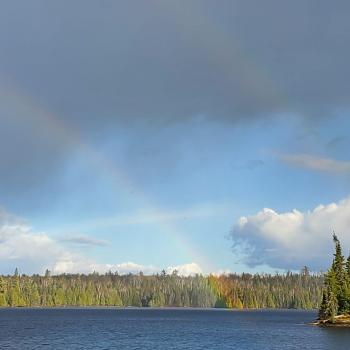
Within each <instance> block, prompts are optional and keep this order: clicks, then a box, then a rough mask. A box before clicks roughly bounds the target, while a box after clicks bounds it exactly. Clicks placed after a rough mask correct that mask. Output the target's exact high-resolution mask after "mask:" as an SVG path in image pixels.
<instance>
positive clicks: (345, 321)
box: [311, 315, 350, 327]
mask: <svg viewBox="0 0 350 350" xmlns="http://www.w3.org/2000/svg"><path fill="white" fill-rule="evenodd" d="M311 324H312V325H314V326H321V327H350V315H338V316H335V317H334V318H333V319H327V320H319V319H318V320H316V321H315V322H313V323H311Z"/></svg>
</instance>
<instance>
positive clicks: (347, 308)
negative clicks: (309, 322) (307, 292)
mask: <svg viewBox="0 0 350 350" xmlns="http://www.w3.org/2000/svg"><path fill="white" fill-rule="evenodd" d="M333 242H334V245H335V253H334V258H333V262H332V265H331V267H330V269H329V270H328V272H327V273H326V274H325V279H324V288H323V295H322V302H321V305H320V308H319V313H318V319H317V320H316V321H315V322H314V323H313V324H315V325H318V326H332V327H334V326H337V327H350V255H349V257H348V259H347V260H346V261H345V258H344V256H343V254H342V248H341V245H340V242H339V239H338V237H337V236H336V234H335V233H334V232H333Z"/></svg>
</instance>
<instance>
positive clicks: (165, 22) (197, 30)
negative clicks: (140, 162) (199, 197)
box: [0, 0, 350, 128]
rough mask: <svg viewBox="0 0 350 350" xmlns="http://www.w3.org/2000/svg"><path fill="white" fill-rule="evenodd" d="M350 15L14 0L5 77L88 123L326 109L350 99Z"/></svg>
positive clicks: (242, 5) (0, 70)
mask: <svg viewBox="0 0 350 350" xmlns="http://www.w3.org/2000/svg"><path fill="white" fill-rule="evenodd" d="M349 13H350V5H349V3H348V2H346V1H338V2H337V5H336V6H334V4H331V3H330V2H327V1H308V2H304V1H288V2H283V3H282V2H280V1H265V2H264V6H261V2H260V1H257V0H254V1H249V2H247V1H244V0H239V1H225V0H224V1H221V2H220V6H217V4H216V3H214V2H211V1H189V2H186V4H184V3H179V2H176V1H167V2H163V1H152V0H151V1H149V0H148V1H138V2H137V4H136V3H134V2H129V1H117V2H115V1H99V2H95V1H82V0H78V1H74V2H70V1H60V2H54V3H53V2H47V1H37V0H34V1H31V2H27V3H26V2H7V4H4V5H3V8H2V11H1V15H0V16H1V17H0V19H1V20H0V43H1V49H2V50H1V51H2V55H1V58H0V76H1V77H2V84H1V85H2V88H3V89H6V88H9V87H11V86H14V87H16V86H18V87H19V89H20V90H22V91H24V93H25V94H29V95H30V96H33V97H34V99H36V100H37V101H38V102H39V104H42V105H44V106H46V107H47V108H48V109H49V110H51V111H53V112H55V113H57V114H58V115H59V116H60V117H61V118H65V119H69V120H73V121H74V122H75V123H76V125H79V126H80V127H81V126H82V125H81V124H80V123H83V124H84V127H86V128H89V127H91V126H92V125H94V124H96V123H97V124H98V125H100V124H101V123H105V122H107V123H111V122H112V121H113V120H119V121H120V120H123V121H127V119H128V118H133V119H134V118H147V119H149V120H158V121H169V120H179V119H183V118H192V117H194V116H197V115H205V116H207V117H208V118H214V119H216V118H224V119H227V120H237V119H241V118H243V117H255V116H257V115H263V116H266V115H271V114H274V113H277V112H285V113H290V112H297V113H300V114H303V115H313V116H318V115H325V114H326V113H329V112H332V111H334V110H336V109H339V108H343V107H348V106H349V101H350V99H349V97H350V92H349V91H350V89H349V88H348V81H347V78H346V77H347V76H348V75H349V69H350V68H349V65H348V62H349V60H350V49H349V46H348V42H349V39H350V23H349V21H348V17H349ZM6 84H8V86H7V85H6ZM96 116H98V118H97V117H96Z"/></svg>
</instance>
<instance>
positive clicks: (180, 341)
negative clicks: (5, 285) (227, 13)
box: [0, 309, 350, 350]
mask: <svg viewBox="0 0 350 350" xmlns="http://www.w3.org/2000/svg"><path fill="white" fill-rule="evenodd" d="M315 316H316V313H315V312H310V311H296V310H275V311H270V310H268V311H267V310H260V311H228V310H195V309H0V349H23V350H25V349H65V350H67V349H152V350H154V349H162V350H165V349H223V350H224V349H244V350H255V349H257V350H265V349H269V350H270V349H283V350H287V349H315V350H316V349H317V350H323V349H327V350H329V349H338V350H342V349H344V350H345V349H346V350H349V349H350V329H345V328H342V329H339V328H319V327H316V326H309V325H306V324H305V323H306V322H310V321H312V320H313V319H314V318H315Z"/></svg>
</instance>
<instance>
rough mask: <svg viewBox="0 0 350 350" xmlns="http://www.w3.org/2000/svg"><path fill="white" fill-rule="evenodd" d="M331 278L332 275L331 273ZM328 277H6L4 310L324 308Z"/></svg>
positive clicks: (1, 298)
mask: <svg viewBox="0 0 350 350" xmlns="http://www.w3.org/2000/svg"><path fill="white" fill-rule="evenodd" d="M327 278H328V279H329V278H330V277H329V275H327ZM322 286H323V276H322V275H321V274H310V273H309V271H308V269H307V268H304V269H303V270H302V271H301V272H300V273H291V272H288V273H287V274H276V275H270V274H255V275H252V274H246V273H244V274H240V275H238V274H230V275H222V276H214V275H209V276H202V275H196V276H191V277H183V276H179V275H178V274H177V273H176V272H174V273H171V274H167V273H165V272H164V271H163V272H162V273H161V274H156V275H151V276H146V275H143V274H142V273H140V274H128V275H119V274H118V273H111V272H110V273H107V274H103V275H101V274H98V273H92V274H89V275H84V274H62V275H53V276H52V275H51V274H50V272H49V271H46V273H45V275H44V276H41V275H32V276H27V275H20V274H19V273H18V270H17V269H16V271H15V273H14V274H13V275H12V276H0V306H2V307H15V306H26V307H28V306H29V307H61V306H120V307H126V306H135V307H200V308H206V307H221V308H238V309H241V308H303V309H312V308H318V307H319V302H320V300H321V297H322Z"/></svg>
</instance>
